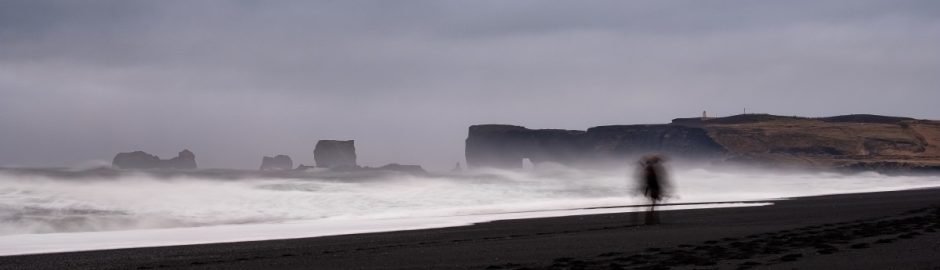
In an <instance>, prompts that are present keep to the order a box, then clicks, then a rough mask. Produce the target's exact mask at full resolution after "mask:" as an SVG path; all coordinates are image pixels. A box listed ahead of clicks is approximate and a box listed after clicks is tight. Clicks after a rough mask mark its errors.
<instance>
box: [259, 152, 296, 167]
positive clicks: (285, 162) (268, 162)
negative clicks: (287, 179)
mask: <svg viewBox="0 0 940 270" xmlns="http://www.w3.org/2000/svg"><path fill="white" fill-rule="evenodd" d="M293 168H294V161H293V160H291V159H290V156H287V155H277V156H275V157H267V156H266V157H264V158H262V159H261V170H262V171H283V170H290V169H293Z"/></svg>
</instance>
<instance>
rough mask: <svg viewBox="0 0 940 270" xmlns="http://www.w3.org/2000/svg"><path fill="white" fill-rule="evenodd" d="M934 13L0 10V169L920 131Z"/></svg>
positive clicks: (647, 6)
mask: <svg viewBox="0 0 940 270" xmlns="http://www.w3.org/2000/svg"><path fill="white" fill-rule="evenodd" d="M938 44H940V4H938V3H937V2H935V1H782V2H774V3H766V2H755V1H589V2H584V1H320V2H315V1H272V2H258V1H81V2H77V1H3V2H0V130H2V133H0V165H22V166H60V165H76V164H80V163H82V162H85V161H87V160H109V159H110V158H111V157H112V156H113V155H114V153H116V152H118V151H130V150H144V151H148V152H151V153H155V154H158V155H160V156H162V157H170V156H173V155H175V153H176V152H177V151H179V150H180V149H182V148H189V149H191V150H193V151H194V152H195V153H196V155H197V159H198V161H199V162H200V166H201V167H229V168H255V167H257V166H258V165H259V163H260V161H261V156H262V155H273V154H289V155H291V156H292V157H294V160H295V161H296V162H297V163H307V164H310V163H312V162H313V155H312V150H313V146H314V144H315V143H316V140H318V139H355V140H357V147H358V148H359V156H360V160H361V162H360V163H361V164H366V165H381V164H384V163H388V162H401V163H413V164H423V165H425V166H426V167H430V168H432V169H444V168H448V167H450V166H453V164H454V163H455V162H458V161H461V162H462V161H463V139H464V138H465V137H466V128H467V126H468V125H471V124H479V123H510V124H519V125H525V126H529V127H534V128H570V129H584V128H587V127H590V126H595V125H604V124H626V123H659V122H666V121H669V120H670V119H671V118H674V117H685V116H692V115H697V114H700V113H701V111H702V110H708V111H709V112H710V113H712V114H718V115H730V114H735V113H738V112H740V111H741V110H742V108H744V107H747V108H749V110H751V111H756V112H768V113H774V114H783V115H805V116H826V115H837V114H846V113H875V114H888V115H903V116H912V117H918V118H933V119H936V118H940V106H937V101H938V100H940V89H938V86H940V76H937V74H940V46H938Z"/></svg>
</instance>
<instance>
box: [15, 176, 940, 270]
mask: <svg viewBox="0 0 940 270" xmlns="http://www.w3.org/2000/svg"><path fill="white" fill-rule="evenodd" d="M938 207H940V189H937V188H929V189H914V190H904V191H888V192H874V193H856V194H845V195H823V196H812V197H801V198H793V199H789V200H782V201H777V202H775V203H774V204H773V205H770V206H764V207H744V208H711V209H697V210H675V211H666V212H662V213H661V214H662V220H663V224H661V225H653V226H641V225H637V224H638V223H637V222H636V221H637V220H635V219H634V218H636V215H635V214H631V213H619V214H597V215H583V216H565V217H549V218H532V219H518V220H500V221H492V222H485V223H480V224H474V225H471V226H460V227H447V228H437V229H422V230H407V231H395V232H378V233H365V234H352V235H339V236H324V237H315V238H303V239H287V240H265V241H250V242H236V243H219V244H200V245H184V246H169V247H151V248H131V249H116V250H100V251H84V252H69V253H50V254H38V255H18V256H6V257H0V269H18V268H20V269H21V268H30V269H62V268H69V269H101V268H104V269H213V268H214V269H259V268H262V269H303V268H311V267H315V268H320V269H349V268H357V269H436V268H448V269H452V268H457V269H466V268H469V269H485V268H488V267H489V268H490V269H517V268H523V267H527V268H553V267H562V266H563V264H564V265H568V264H571V263H576V264H583V265H584V266H585V267H587V269H591V268H598V267H601V266H603V267H604V268H603V269H610V268H609V267H611V264H612V263H615V264H617V265H621V266H623V267H626V268H629V267H631V266H630V265H628V264H626V262H628V261H630V262H631V263H637V262H641V263H647V264H653V263H655V262H656V260H658V259H663V258H670V257H668V256H673V255H675V254H678V253H676V252H679V251H680V250H683V249H685V248H687V247H694V248H703V249H704V250H721V249H724V250H736V249H735V247H734V243H735V242H737V241H743V239H757V240H762V241H766V242H767V243H773V242H774V241H777V242H780V241H783V242H781V243H783V244H786V245H781V248H780V249H779V250H774V249H771V250H762V251H755V252H754V254H752V255H753V256H752V257H748V258H746V259H734V258H730V257H727V258H726V257H722V256H713V258H716V260H714V261H695V260H694V258H697V257H694V256H693V257H691V258H693V259H690V260H692V261H690V262H691V264H690V265H696V264H708V265H711V266H714V267H717V268H723V267H732V266H734V267H739V266H740V267H745V266H746V265H744V264H745V263H751V264H749V265H751V266H756V265H761V266H762V267H763V266H775V267H776V266H780V267H783V266H786V265H790V264H794V263H803V264H813V263H815V264H819V263H830V261H836V262H840V263H841V264H837V265H827V266H826V267H829V268H833V269H851V268H853V267H855V268H858V265H854V264H853V263H854V262H856V261H858V260H841V261H840V260H837V259H825V258H847V257H851V256H861V255H859V254H863V255H864V254H866V252H869V253H870V252H873V251H872V250H876V251H877V250H879V249H884V250H880V251H878V252H876V253H878V254H881V253H884V254H895V256H893V257H889V256H863V257H866V258H867V260H868V261H871V260H875V262H868V263H869V264H873V265H878V263H879V262H880V263H883V264H882V265H888V266H893V267H901V268H913V269H930V268H932V267H938V266H940V259H932V258H933V257H935V256H925V255H924V254H923V252H936V248H938V247H918V246H917V245H929V244H931V243H937V241H933V239H940V235H938V234H937V233H932V232H928V231H929V230H934V231H936V229H932V228H935V227H936V228H940V225H938V224H937V221H936V220H934V219H931V218H932V216H930V215H932V213H934V212H932V211H936V212H937V213H940V210H933V209H940V208H938ZM912 210H919V211H920V212H912ZM918 215H920V216H918ZM921 216H924V217H921ZM925 217H927V218H925ZM892 220H901V221H903V222H901V221H892ZM891 222H894V223H891ZM905 222H906V223H905ZM882 223H889V224H895V225H897V224H900V225H897V226H895V227H897V228H907V229H905V230H908V231H891V232H892V233H893V234H891V235H888V234H884V233H882V232H881V231H884V230H881V231H879V230H867V229H871V228H878V227H877V226H878V224H882ZM902 225H903V226H902ZM872 226H875V227H872ZM904 226H908V227H904ZM829 227H832V228H840V230H844V231H849V232H853V233H854V232H858V234H857V235H856V234H847V235H842V236H841V237H842V238H843V239H842V240H839V239H828V240H827V239H826V238H824V237H822V238H820V237H815V238H817V239H821V240H820V241H821V242H818V243H814V245H810V246H800V245H802V244H805V243H802V242H799V241H796V240H792V239H803V238H807V237H809V236H812V235H810V234H809V233H811V232H821V231H825V230H826V228H829ZM882 229H883V228H882ZM866 230H867V231H866ZM910 233H916V235H908V234H910ZM785 235H789V236H792V237H791V238H792V239H791V238H787V239H791V240H789V242H788V241H787V240H780V239H777V238H775V237H783V236H785ZM798 236H799V237H803V238H799V237H798ZM748 237H750V238H748ZM879 237H881V238H879ZM905 237H907V238H905ZM726 238H727V239H736V240H735V241H732V240H723V239H726ZM875 238H879V239H875ZM909 239H913V240H909ZM757 240H755V241H757ZM830 240H831V241H830ZM723 241H724V242H723ZM859 241H860V242H859ZM878 241H885V242H887V243H880V244H879V243H878ZM725 242H729V243H727V245H723V244H725ZM856 242H859V243H856ZM703 243H704V244H703ZM748 243H750V242H748ZM925 243H926V244H925ZM778 244H780V243H778ZM823 245H825V246H829V247H833V248H834V249H835V251H833V252H829V253H830V254H835V255H829V254H822V253H820V252H825V251H832V249H824V250H820V249H814V246H823ZM912 245H913V246H912ZM683 246H686V247H683ZM791 246H792V248H788V247H791ZM853 246H854V247H853ZM855 247H857V248H855ZM694 248H692V249H694ZM908 249H913V251H908V252H897V250H908ZM667 251H668V252H671V253H667ZM763 251H768V252H770V253H768V254H764V253H761V252H763ZM917 251H920V253H918V252H917ZM716 252H718V251H716ZM892 252H893V253H892ZM729 254H730V253H729ZM734 254H739V253H734ZM853 254H854V255H853ZM601 255H605V256H601ZM742 256H743V255H742ZM783 256H790V257H786V258H784V257H783ZM631 260H632V261H631ZM672 261H674V260H672ZM680 261H681V260H680ZM911 263H914V264H911ZM631 265H636V264H631ZM680 266H681V265H680ZM814 266H818V265H814ZM732 268H733V267H732Z"/></svg>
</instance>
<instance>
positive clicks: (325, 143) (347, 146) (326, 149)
mask: <svg viewBox="0 0 940 270" xmlns="http://www.w3.org/2000/svg"><path fill="white" fill-rule="evenodd" d="M313 158H314V160H316V162H317V167H320V168H331V169H338V168H358V166H357V165H356V146H355V143H354V141H353V140H348V141H337V140H320V141H318V142H317V146H316V148H314V150H313Z"/></svg>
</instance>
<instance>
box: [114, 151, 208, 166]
mask: <svg viewBox="0 0 940 270" xmlns="http://www.w3.org/2000/svg"><path fill="white" fill-rule="evenodd" d="M111 165H112V166H114V167H115V168H118V169H183V170H191V169H196V155H195V154H193V152H192V151H189V150H183V151H181V152H179V154H178V155H177V156H176V157H174V158H171V159H168V160H162V159H160V158H159V157H157V156H155V155H151V154H148V153H147V152H144V151H134V152H128V153H118V154H117V155H116V156H114V161H112V162H111Z"/></svg>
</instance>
